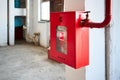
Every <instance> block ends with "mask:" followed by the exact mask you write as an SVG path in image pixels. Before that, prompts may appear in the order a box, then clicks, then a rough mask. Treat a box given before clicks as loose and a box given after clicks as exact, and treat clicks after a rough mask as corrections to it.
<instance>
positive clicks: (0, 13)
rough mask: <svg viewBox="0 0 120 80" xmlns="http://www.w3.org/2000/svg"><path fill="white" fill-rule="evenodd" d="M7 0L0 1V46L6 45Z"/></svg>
mask: <svg viewBox="0 0 120 80" xmlns="http://www.w3.org/2000/svg"><path fill="white" fill-rule="evenodd" d="M7 18H8V17H7V0H0V46H6V45H7Z"/></svg>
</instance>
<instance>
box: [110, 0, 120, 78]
mask: <svg viewBox="0 0 120 80" xmlns="http://www.w3.org/2000/svg"><path fill="white" fill-rule="evenodd" d="M109 41H110V80H120V68H119V67H120V0H112V22H111V27H110V40H109Z"/></svg>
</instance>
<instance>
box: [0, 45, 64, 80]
mask: <svg viewBox="0 0 120 80" xmlns="http://www.w3.org/2000/svg"><path fill="white" fill-rule="evenodd" d="M47 54H48V53H47V50H46V49H44V48H41V47H37V46H34V45H31V44H26V43H19V44H17V45H15V46H8V47H0V80H65V78H64V75H65V67H64V65H63V64H60V63H57V62H54V61H52V60H49V59H48V57H47Z"/></svg>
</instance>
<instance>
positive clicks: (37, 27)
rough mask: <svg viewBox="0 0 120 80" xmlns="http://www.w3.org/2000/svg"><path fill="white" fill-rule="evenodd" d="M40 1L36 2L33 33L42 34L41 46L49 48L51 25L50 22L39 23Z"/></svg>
mask: <svg viewBox="0 0 120 80" xmlns="http://www.w3.org/2000/svg"><path fill="white" fill-rule="evenodd" d="M38 2H39V1H38V0H34V15H33V22H34V23H33V27H32V32H33V33H34V32H40V41H39V42H40V45H41V46H43V47H48V46H49V33H50V29H49V27H50V25H49V22H40V21H38V17H39V16H38V15H40V14H38Z"/></svg>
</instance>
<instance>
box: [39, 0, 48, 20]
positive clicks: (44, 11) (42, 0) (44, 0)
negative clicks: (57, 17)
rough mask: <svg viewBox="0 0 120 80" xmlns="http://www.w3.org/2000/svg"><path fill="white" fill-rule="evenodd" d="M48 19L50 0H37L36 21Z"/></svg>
mask: <svg viewBox="0 0 120 80" xmlns="http://www.w3.org/2000/svg"><path fill="white" fill-rule="evenodd" d="M49 20H50V1H49V0H38V21H49Z"/></svg>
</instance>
